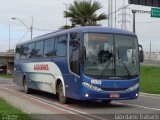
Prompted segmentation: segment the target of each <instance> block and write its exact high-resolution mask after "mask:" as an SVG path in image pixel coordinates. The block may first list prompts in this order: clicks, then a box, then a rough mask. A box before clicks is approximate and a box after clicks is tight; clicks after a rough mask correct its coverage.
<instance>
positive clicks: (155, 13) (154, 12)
mask: <svg viewBox="0 0 160 120" xmlns="http://www.w3.org/2000/svg"><path fill="white" fill-rule="evenodd" d="M151 17H157V18H160V8H151Z"/></svg>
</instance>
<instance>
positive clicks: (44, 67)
mask: <svg viewBox="0 0 160 120" xmlns="http://www.w3.org/2000/svg"><path fill="white" fill-rule="evenodd" d="M34 70H46V71H48V70H49V67H48V64H36V65H34Z"/></svg>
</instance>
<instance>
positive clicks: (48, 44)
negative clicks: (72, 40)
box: [44, 39, 54, 57]
mask: <svg viewBox="0 0 160 120" xmlns="http://www.w3.org/2000/svg"><path fill="white" fill-rule="evenodd" d="M53 46H54V40H53V39H49V40H45V46H44V56H45V57H50V56H53V54H54V49H53V48H54V47H53Z"/></svg>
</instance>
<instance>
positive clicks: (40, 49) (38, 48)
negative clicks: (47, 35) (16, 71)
mask: <svg viewBox="0 0 160 120" xmlns="http://www.w3.org/2000/svg"><path fill="white" fill-rule="evenodd" d="M43 45H44V41H40V42H36V50H35V56H36V57H43Z"/></svg>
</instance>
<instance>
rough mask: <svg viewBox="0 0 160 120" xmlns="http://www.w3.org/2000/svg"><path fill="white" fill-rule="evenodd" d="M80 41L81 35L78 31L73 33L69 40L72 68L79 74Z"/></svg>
mask: <svg viewBox="0 0 160 120" xmlns="http://www.w3.org/2000/svg"><path fill="white" fill-rule="evenodd" d="M77 41H80V35H79V34H78V33H71V34H70V40H69V43H70V44H69V61H70V69H71V71H72V72H73V73H76V74H77V75H79V74H80V66H79V57H80V56H79V54H80V53H79V50H80V46H79V45H78V42H77Z"/></svg>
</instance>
